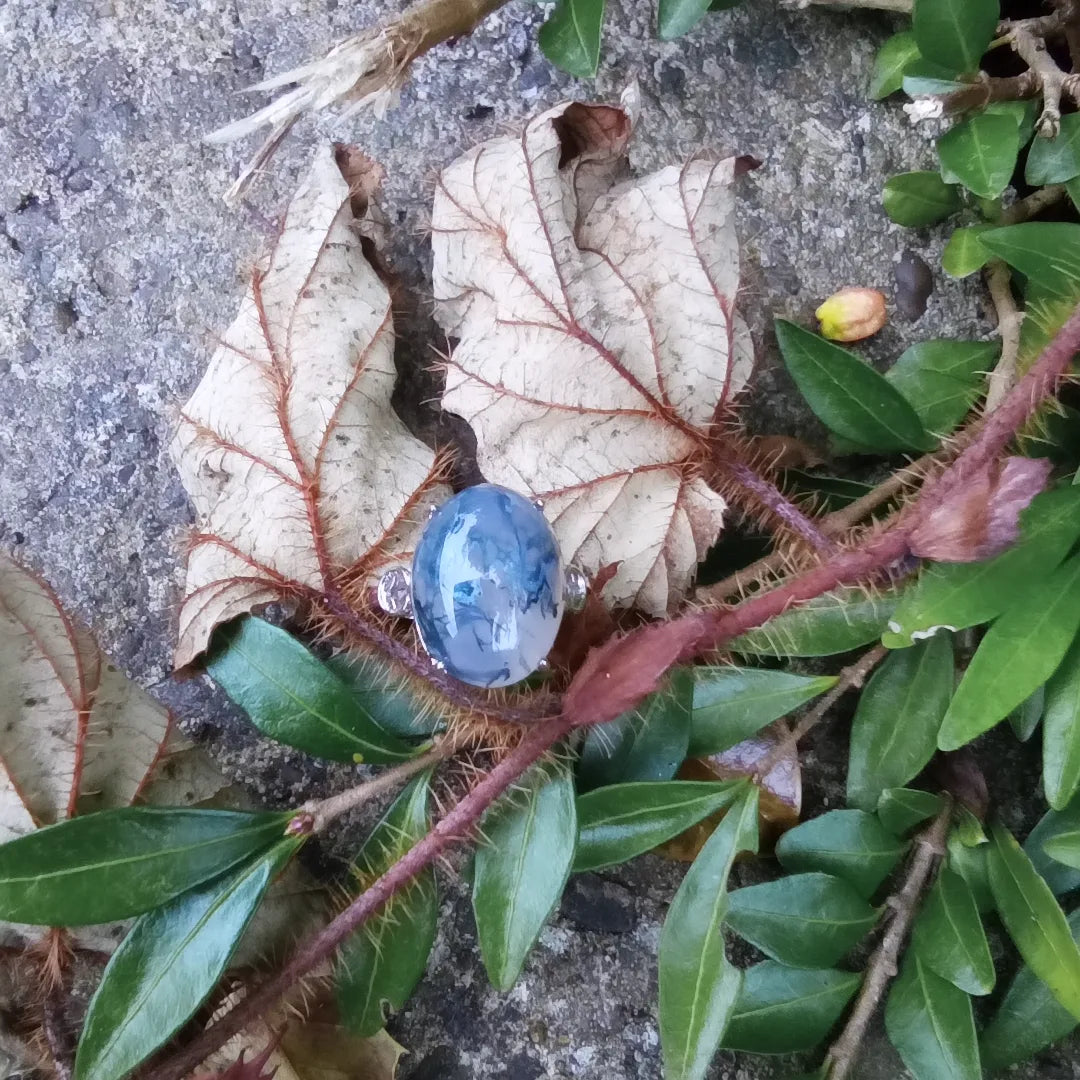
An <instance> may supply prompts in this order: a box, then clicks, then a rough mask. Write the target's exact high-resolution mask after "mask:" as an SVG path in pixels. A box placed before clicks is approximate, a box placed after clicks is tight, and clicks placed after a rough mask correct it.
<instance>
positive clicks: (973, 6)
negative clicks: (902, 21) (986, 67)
mask: <svg viewBox="0 0 1080 1080" xmlns="http://www.w3.org/2000/svg"><path fill="white" fill-rule="evenodd" d="M1000 17H1001V11H1000V9H999V6H998V0H915V2H914V6H913V8H912V13H911V24H912V29H913V30H914V32H915V41H916V42H917V44H918V47H919V52H920V53H921V54H922V55H923V56H925V57H926V59H927V60H931V61H933V62H934V63H935V64H940V65H942V67H944V68H947V69H948V70H950V71H955V72H969V71H976V70H977V69H978V67H979V60H980V59H981V58H982V55H983V53H984V52H986V48H987V46H988V45H989V44H990V40H991V38H993V36H994V31H995V29H996V28H997V23H998V19H999V18H1000Z"/></svg>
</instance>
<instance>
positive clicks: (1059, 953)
mask: <svg viewBox="0 0 1080 1080" xmlns="http://www.w3.org/2000/svg"><path fill="white" fill-rule="evenodd" d="M992 843H993V847H992V849H991V851H990V852H989V855H988V865H989V871H990V888H991V890H992V891H993V894H994V903H995V905H996V907H997V910H998V913H999V914H1000V916H1001V921H1002V922H1003V923H1004V924H1005V929H1006V930H1008V932H1009V937H1011V938H1012V940H1013V942H1014V943H1015V945H1016V947H1017V949H1018V950H1019V952H1020V955H1021V956H1022V957H1023V958H1024V960H1025V962H1026V963H1027V965H1028V967H1030V968H1031V970H1032V971H1034V972H1035V974H1036V975H1038V977H1039V978H1040V979H1042V980H1043V982H1045V983H1046V985H1047V986H1049V987H1050V992H1051V993H1052V994H1053V995H1054V997H1055V998H1057V1000H1058V1001H1059V1002H1060V1003H1061V1004H1062V1005H1063V1006H1064V1007H1065V1008H1066V1009H1068V1010H1069V1012H1071V1013H1072V1014H1073V1016H1075V1017H1077V1018H1078V1019H1080V948H1077V945H1076V943H1075V942H1074V941H1073V938H1072V934H1071V933H1070V932H1069V925H1068V923H1067V922H1066V920H1065V915H1064V913H1063V912H1062V910H1061V907H1060V906H1059V905H1058V902H1057V900H1055V899H1054V894H1053V893H1052V892H1051V891H1050V887H1049V886H1048V885H1047V884H1046V882H1045V881H1043V879H1042V878H1041V877H1040V876H1039V875H1038V873H1037V872H1036V870H1035V867H1034V866H1032V865H1031V860H1030V859H1029V858H1028V857H1027V855H1025V854H1024V852H1023V850H1022V849H1021V847H1020V845H1019V844H1018V843H1017V842H1016V840H1015V839H1013V836H1012V834H1011V833H1010V832H1009V831H1008V830H1007V829H1006V828H1004V827H1003V826H1001V825H995V826H994V829H993V832H992Z"/></svg>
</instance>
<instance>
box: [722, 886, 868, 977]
mask: <svg viewBox="0 0 1080 1080" xmlns="http://www.w3.org/2000/svg"><path fill="white" fill-rule="evenodd" d="M877 919H878V912H877V911H876V910H875V909H874V908H872V907H871V906H870V905H869V904H868V903H867V902H866V900H865V899H864V898H863V897H862V896H860V895H859V893H857V892H856V891H855V889H853V888H852V887H851V885H849V884H848V883H847V882H846V881H843V880H841V879H840V878H838V877H833V876H832V875H831V874H819V873H809V874H789V875H788V876H787V877H782V878H778V879H777V880H776V881H766V882H764V883H763V884H761V885H750V886H748V887H747V888H745V889H737V890H735V892H733V893H731V896H730V898H729V902H728V914H727V922H728V925H729V926H730V927H731V929H732V930H734V931H735V933H736V934H738V935H739V936H740V937H742V938H745V939H746V940H747V941H749V942H750V943H751V944H752V945H756V946H757V947H758V948H759V949H760V950H761V951H762V952H763V953H764V954H765V955H766V956H768V957H771V958H772V959H773V960H777V961H779V962H780V963H781V964H787V965H788V966H789V967H798V968H822V967H829V966H831V965H832V964H835V963H836V962H837V961H838V960H840V959H841V958H842V957H844V956H845V955H847V953H848V952H850V951H851V949H853V948H854V947H855V945H857V944H858V943H859V941H861V940H862V938H863V937H865V936H866V934H868V933H869V932H870V930H871V929H872V928H873V926H874V924H875V923H876V922H877Z"/></svg>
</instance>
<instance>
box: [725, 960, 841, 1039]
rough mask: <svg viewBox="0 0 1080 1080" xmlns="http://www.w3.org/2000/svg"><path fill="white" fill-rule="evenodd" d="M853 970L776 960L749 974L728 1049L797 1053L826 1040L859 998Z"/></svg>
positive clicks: (729, 1033)
mask: <svg viewBox="0 0 1080 1080" xmlns="http://www.w3.org/2000/svg"><path fill="white" fill-rule="evenodd" d="M861 982H862V978H861V977H860V976H859V975H858V974H857V973H856V972H853V971H835V970H824V971H812V970H808V969H801V970H800V969H799V968H790V967H785V966H784V965H783V964H777V963H775V962H774V961H772V960H766V961H765V962H764V963H761V964H755V965H754V966H753V967H751V968H747V970H746V971H744V972H743V981H742V989H741V990H740V991H739V996H738V998H737V999H736V1001H735V1009H734V1011H733V1012H732V1014H731V1019H730V1020H729V1021H728V1026H727V1030H726V1031H725V1032H724V1039H723V1043H722V1045H723V1046H724V1047H725V1048H726V1049H728V1050H744V1051H747V1052H749V1053H752V1054H794V1053H798V1052H799V1051H802V1050H812V1049H813V1048H814V1047H815V1046H817V1045H818V1043H820V1042H823V1041H824V1039H825V1037H826V1036H827V1035H828V1034H829V1032H830V1031H831V1030H832V1028H833V1025H834V1024H835V1023H836V1022H837V1020H839V1019H840V1015H841V1013H843V1011H844V1009H845V1008H846V1007H847V1003H848V1002H849V1001H850V1000H851V999H852V998H853V997H854V996H855V991H856V990H858V988H859V984H860V983H861Z"/></svg>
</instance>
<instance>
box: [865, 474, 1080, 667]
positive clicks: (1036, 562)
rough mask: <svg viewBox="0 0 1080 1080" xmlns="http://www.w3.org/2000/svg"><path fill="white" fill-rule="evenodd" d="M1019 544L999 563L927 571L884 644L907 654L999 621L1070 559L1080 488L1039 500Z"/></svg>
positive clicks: (1079, 516) (907, 595) (900, 607)
mask: <svg viewBox="0 0 1080 1080" xmlns="http://www.w3.org/2000/svg"><path fill="white" fill-rule="evenodd" d="M1020 534H1021V535H1020V540H1019V541H1018V542H1017V543H1016V544H1015V545H1014V546H1013V547H1012V548H1010V549H1009V550H1008V551H1006V552H1004V553H1003V554H1001V555H998V556H997V558H994V559H988V560H987V561H986V562H979V563H950V564H945V565H931V566H928V567H927V568H926V569H925V570H924V571H923V572H922V574H921V575H920V576H919V579H918V581H917V582H916V583H915V585H914V586H913V587H911V588H908V589H907V590H906V591H905V592H904V593H903V594H902V596H901V598H900V602H899V603H898V604H897V606H896V610H895V612H894V614H893V616H892V620H891V621H890V623H889V629H888V632H887V633H885V634H883V635H882V638H881V640H882V643H883V644H884V645H886V646H888V647H889V648H890V649H898V648H899V649H902V648H906V647H907V646H909V645H911V644H912V642H913V641H915V640H918V639H920V638H924V637H926V636H927V635H929V634H932V633H933V632H934V631H935V630H937V629H940V628H941V627H944V628H946V629H949V630H963V629H965V628H966V627H968V626H978V625H979V624H980V623H984V622H988V621H989V620H990V619H992V618H994V617H995V616H996V615H1000V614H1001V612H1003V611H1004V610H1005V609H1006V608H1007V607H1009V606H1010V605H1011V604H1012V603H1014V602H1015V601H1016V599H1017V598H1018V597H1019V596H1020V595H1021V594H1022V593H1023V592H1024V591H1025V590H1026V589H1028V588H1030V587H1031V586H1032V585H1034V584H1035V583H1036V582H1038V581H1039V580H1040V579H1041V578H1045V576H1046V575H1047V574H1049V573H1050V572H1051V571H1053V570H1054V569H1055V568H1056V567H1057V566H1058V565H1059V564H1060V562H1061V560H1062V559H1064V558H1065V556H1066V554H1067V553H1068V551H1069V548H1070V547H1072V545H1073V543H1074V542H1075V540H1076V538H1077V537H1078V536H1080V488H1071V487H1065V488H1059V489H1058V490H1056V491H1047V492H1044V493H1043V494H1041V495H1038V496H1036V497H1035V499H1034V500H1033V501H1032V503H1031V505H1030V506H1029V507H1028V508H1027V510H1025V511H1024V512H1023V514H1021V516H1020Z"/></svg>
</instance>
